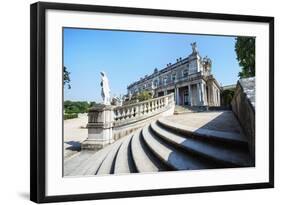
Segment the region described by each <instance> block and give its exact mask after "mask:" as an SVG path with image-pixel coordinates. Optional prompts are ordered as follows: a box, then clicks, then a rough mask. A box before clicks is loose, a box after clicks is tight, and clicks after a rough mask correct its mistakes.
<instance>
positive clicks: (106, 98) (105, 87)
mask: <svg viewBox="0 0 281 205" xmlns="http://www.w3.org/2000/svg"><path fill="white" fill-rule="evenodd" d="M100 73H101V96H102V98H103V104H104V105H110V88H109V83H108V78H107V76H106V74H105V72H100Z"/></svg>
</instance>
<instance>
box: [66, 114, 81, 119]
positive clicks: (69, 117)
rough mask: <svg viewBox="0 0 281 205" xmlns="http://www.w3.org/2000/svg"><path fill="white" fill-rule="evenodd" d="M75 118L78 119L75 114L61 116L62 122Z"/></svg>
mask: <svg viewBox="0 0 281 205" xmlns="http://www.w3.org/2000/svg"><path fill="white" fill-rule="evenodd" d="M77 117H78V114H77V113H65V114H64V115H63V119H64V120H68V119H73V118H77Z"/></svg>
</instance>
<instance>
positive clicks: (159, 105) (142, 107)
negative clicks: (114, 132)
mask: <svg viewBox="0 0 281 205" xmlns="http://www.w3.org/2000/svg"><path fill="white" fill-rule="evenodd" d="M172 106H174V94H173V93H171V94H169V95H166V96H162V97H158V98H153V99H150V100H146V101H142V102H138V103H134V104H129V105H125V106H118V107H115V108H114V109H113V111H114V126H119V125H124V124H127V123H131V122H133V121H138V120H141V119H143V118H148V117H151V116H154V115H155V114H159V113H160V112H163V111H165V110H168V109H170V108H171V107H172Z"/></svg>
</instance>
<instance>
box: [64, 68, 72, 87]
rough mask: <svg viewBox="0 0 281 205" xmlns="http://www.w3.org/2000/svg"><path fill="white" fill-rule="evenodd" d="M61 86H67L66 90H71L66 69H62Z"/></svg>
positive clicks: (68, 73)
mask: <svg viewBox="0 0 281 205" xmlns="http://www.w3.org/2000/svg"><path fill="white" fill-rule="evenodd" d="M63 85H67V87H68V89H70V88H71V86H70V72H69V71H68V70H67V68H66V67H65V66H64V67H63Z"/></svg>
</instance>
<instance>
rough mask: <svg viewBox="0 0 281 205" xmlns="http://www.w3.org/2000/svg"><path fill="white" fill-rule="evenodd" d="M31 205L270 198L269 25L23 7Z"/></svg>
mask: <svg viewBox="0 0 281 205" xmlns="http://www.w3.org/2000/svg"><path fill="white" fill-rule="evenodd" d="M30 19H31V36H30V41H31V42H30V43H31V82H30V83H31V85H30V88H31V114H30V115H31V127H30V130H31V139H30V143H31V154H30V156H31V159H30V160H31V168H30V172H31V173H30V175H31V176H30V180H31V181H30V186H31V187H30V192H31V194H30V198H31V200H32V201H34V202H38V203H43V202H58V201H73V200H91V199H108V198H120V197H138V196H153V195H167V194H184V193H195V192H211V191H226V190H243V189H258V188H273V187H274V18H273V17H264V16H246V15H229V14H215V13H202V12H187V11H172V10H155V9H141V8H125V7H108V6H96V5H80V4H63V3H46V2H44V3H43V2H39V3H35V4H32V5H31V18H30Z"/></svg>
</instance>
